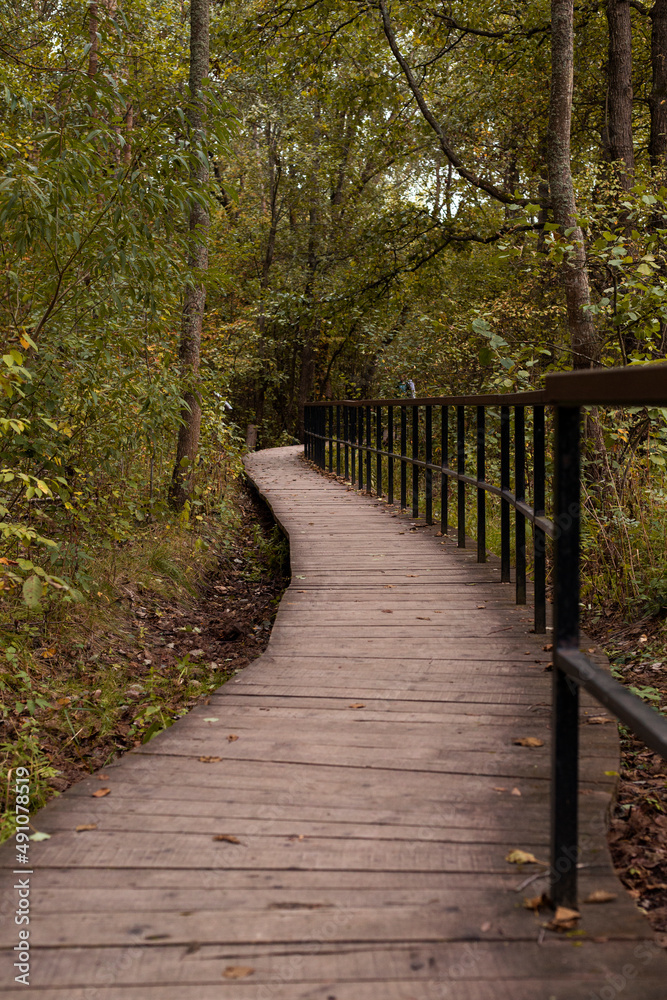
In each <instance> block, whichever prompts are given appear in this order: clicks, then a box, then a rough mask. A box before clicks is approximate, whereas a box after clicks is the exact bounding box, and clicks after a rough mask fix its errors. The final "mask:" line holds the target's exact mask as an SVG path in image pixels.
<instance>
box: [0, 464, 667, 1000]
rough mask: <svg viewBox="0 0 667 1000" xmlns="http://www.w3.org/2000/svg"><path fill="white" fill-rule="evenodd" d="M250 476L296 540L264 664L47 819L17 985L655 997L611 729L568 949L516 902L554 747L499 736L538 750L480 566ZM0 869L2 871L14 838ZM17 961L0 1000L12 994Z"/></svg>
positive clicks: (297, 994)
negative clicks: (623, 860) (22, 974)
mask: <svg viewBox="0 0 667 1000" xmlns="http://www.w3.org/2000/svg"><path fill="white" fill-rule="evenodd" d="M249 470H250V473H251V475H252V477H253V478H254V480H255V481H256V483H257V484H258V486H259V487H260V489H261V490H262V491H263V492H264V494H265V495H266V497H267V498H268V500H269V502H270V503H271V506H272V507H273V509H274V511H275V513H276V515H277V516H278V517H279V518H280V520H281V522H282V523H283V525H284V526H285V528H286V529H287V530H288V531H289V534H290V541H291V559H292V571H293V574H294V575H293V579H292V585H291V587H290V588H289V590H288V591H287V594H286V595H285V597H284V599H283V602H282V604H281V607H280V611H279V614H278V618H277V621H276V625H275V628H274V631H273V634H272V637H271V642H270V644H269V647H268V649H267V651H266V653H265V654H264V655H263V656H262V657H260V659H258V660H257V661H255V662H254V663H253V664H252V665H251V666H249V667H248V668H247V669H245V670H244V671H243V672H242V673H241V674H240V675H239V676H238V677H237V678H235V679H234V680H233V681H231V682H230V683H228V684H227V685H226V686H225V687H224V688H222V689H220V690H219V691H218V692H217V693H216V695H214V696H213V697H212V698H211V701H210V704H209V705H207V706H202V707H200V708H197V709H196V710H195V711H193V712H192V713H190V715H189V716H187V717H186V718H184V719H183V720H181V721H180V722H178V723H176V724H175V725H174V726H173V727H172V728H171V729H169V730H168V731H167V732H165V733H163V734H160V735H159V736H158V737H156V738H155V739H154V740H153V741H152V742H150V743H149V744H147V745H146V747H144V748H142V749H141V750H140V751H138V752H134V753H131V754H128V755H127V756H125V757H124V758H123V759H122V760H121V761H119V762H118V764H116V765H112V766H111V767H109V768H107V769H106V770H105V772H104V773H105V774H106V775H108V778H107V779H105V780H104V781H103V782H102V784H103V785H105V786H106V787H109V788H110V789H111V794H110V795H109V796H108V797H106V798H102V799H95V798H91V794H92V792H93V791H94V790H95V789H97V788H99V787H100V784H101V782H100V780H99V779H98V777H97V776H93V777H91V778H90V779H89V780H86V781H83V782H81V783H80V784H78V785H76V786H74V787H73V788H72V789H71V790H70V791H69V792H68V793H66V794H65V795H63V796H62V797H61V798H59V799H58V800H56V801H55V802H53V803H52V804H51V805H49V806H48V807H47V808H46V809H45V810H43V811H42V813H41V814H39V816H38V817H37V819H36V825H37V826H38V827H39V829H41V830H45V831H48V832H50V833H51V834H52V837H51V839H50V840H49V841H46V842H43V843H39V844H38V843H34V844H32V845H31V862H32V866H33V871H34V874H33V875H32V876H31V889H32V895H31V905H32V910H31V924H30V929H31V939H30V940H31V945H32V955H33V957H32V961H31V986H32V988H33V994H34V995H35V996H36V997H40V998H41V1000H46V998H48V1000H51V998H53V1000H306V998H309V1000H311V998H312V1000H327V998H329V1000H552V998H554V1000H605V998H613V997H617V996H619V997H622V1000H658V998H660V1000H664V997H665V982H666V981H667V977H666V975H665V973H666V970H667V962H666V960H665V955H664V953H663V952H662V951H660V950H659V949H657V947H656V946H654V945H653V944H652V938H651V935H650V931H649V928H648V925H647V923H646V921H645V919H644V918H643V917H642V916H641V915H640V914H639V913H638V911H637V910H636V909H635V908H634V906H633V904H632V903H631V901H630V900H629V899H628V897H627V896H626V895H625V893H624V892H623V890H622V889H621V887H620V885H619V883H618V882H617V881H616V879H615V877H614V876H613V873H612V871H611V868H610V865H609V861H608V857H607V853H606V847H605V846H604V835H603V829H604V814H605V810H606V809H607V806H608V802H609V791H610V787H611V785H610V782H611V781H612V780H613V779H612V778H611V777H609V776H605V771H614V770H615V769H616V767H617V766H618V756H617V748H616V745H615V738H614V736H613V731H614V727H613V726H599V725H596V726H585V727H584V736H585V739H584V744H585V748H584V760H583V765H582V769H583V770H582V777H583V795H582V806H583V810H584V815H583V843H584V846H585V852H584V859H583V860H584V862H585V863H586V864H587V865H589V867H587V868H585V869H584V870H583V871H582V878H581V882H582V886H581V889H582V894H583V895H586V894H588V893H589V892H590V891H592V890H596V889H607V890H611V891H613V892H617V893H619V897H618V899H617V901H616V902H612V903H607V904H604V905H601V906H592V905H585V906H584V907H583V911H584V918H583V921H582V926H583V930H584V931H585V932H586V933H585V934H584V935H583V936H582V935H577V936H576V937H575V938H572V937H570V938H568V937H566V936H563V935H555V934H553V933H551V932H549V931H547V932H546V934H545V933H544V932H543V931H542V930H541V923H542V922H543V921H544V919H545V918H544V917H538V916H536V915H535V914H533V913H531V912H529V911H527V910H526V909H524V908H523V907H522V905H521V904H522V900H523V895H524V893H522V892H518V893H517V892H516V891H514V890H515V887H516V886H517V884H519V883H520V882H521V881H522V880H523V879H524V878H525V877H526V875H527V874H530V873H532V872H533V871H536V870H537V869H536V866H534V865H531V866H528V867H527V868H526V869H524V871H523V872H520V871H518V870H517V869H516V867H514V866H512V865H510V864H508V863H507V862H506V860H505V857H506V855H507V853H508V852H509V851H510V850H511V849H513V848H521V849H523V850H527V851H531V852H533V853H534V854H535V855H536V856H537V857H538V858H545V857H546V855H547V824H548V806H547V776H548V767H549V765H548V760H549V758H548V745H547V746H545V747H544V748H539V749H526V748H522V747H518V746H515V745H514V744H513V740H514V739H515V738H517V737H523V736H538V737H540V738H543V739H544V740H545V742H546V743H547V744H548V740H549V733H548V710H547V703H548V701H549V675H548V674H545V673H544V666H545V665H546V664H547V662H548V659H549V657H548V655H547V654H546V653H545V652H544V651H543V645H544V638H543V637H538V636H533V635H531V634H530V632H529V629H530V620H529V619H530V615H529V614H528V613H526V611H525V609H516V608H515V607H514V604H513V601H512V597H513V594H512V593H511V592H510V591H511V588H509V587H502V586H501V585H500V584H499V583H498V582H497V580H498V571H497V568H496V567H495V566H494V565H493V564H491V565H488V566H478V565H477V564H476V563H475V562H474V561H473V554H472V553H470V552H458V551H456V550H455V549H453V548H450V546H451V543H447V545H446V546H443V544H442V542H441V539H439V538H437V537H436V536H435V534H434V532H432V531H430V529H418V530H413V531H411V530H410V528H411V522H410V521H409V520H408V519H406V518H404V517H392V516H391V512H390V511H388V510H387V509H386V508H385V507H384V505H382V504H378V502H377V501H376V500H373V499H372V498H368V497H359V496H358V495H357V494H356V493H354V492H352V491H346V490H345V488H344V487H343V486H341V485H340V484H337V483H335V482H332V481H330V480H327V479H325V478H323V477H322V476H320V475H318V474H317V473H315V472H313V471H312V470H310V469H309V468H308V467H307V466H306V465H305V464H304V463H303V462H302V461H301V460H300V459H299V457H298V449H277V450H275V451H270V452H264V453H258V454H257V455H254V456H252V458H251V460H250V462H249ZM585 710H586V711H588V712H591V713H594V714H596V715H600V714H601V713H600V712H599V711H598V710H594V709H593V708H592V706H591V705H588V706H586V707H585ZM230 735H235V736H238V739H236V740H231V741H230V740H229V736H230ZM202 757H212V758H218V757H219V758H222V759H221V760H213V761H210V762H204V761H202V760H201V759H200V758H202ZM514 789H517V790H518V792H520V793H521V794H520V795H518V794H516V793H514V794H513V790H514ZM89 823H97V829H96V830H92V831H88V832H83V833H75V832H74V828H75V827H76V826H77V825H79V824H89ZM216 835H228V836H231V837H233V838H237V839H238V840H239V841H240V843H234V842H230V841H229V840H215V839H214V838H215V836H216ZM0 860H2V861H3V863H4V865H5V867H9V868H10V869H11V868H13V865H14V860H13V851H11V850H10V848H9V846H8V845H6V846H5V847H4V848H3V849H2V851H1V852H0ZM5 883H6V885H7V886H8V887H9V888H8V891H6V892H5V895H4V910H3V916H4V918H5V919H4V920H3V923H2V927H1V934H2V944H3V946H4V947H5V948H8V947H9V948H11V947H13V946H14V945H15V944H16V943H17V940H18V937H17V931H18V928H17V927H16V926H15V925H14V922H13V910H14V907H15V895H16V893H15V892H14V891H13V890H12V889H11V886H12V884H13V876H12V875H11V874H9V875H8V876H7V878H6V879H5ZM542 887H543V885H542V884H541V883H540V882H535V883H533V884H532V885H530V886H529V887H528V888H527V890H526V893H525V894H527V895H531V896H532V895H539V893H540V891H541V889H542ZM7 901H9V904H10V906H9V908H8V906H7ZM540 941H541V943H540ZM9 954H10V953H9V952H8V951H4V952H3V962H4V964H3V966H2V970H1V975H2V978H1V979H0V983H1V984H2V985H1V986H0V993H1V995H2V996H3V997H4V996H15V995H17V994H18V993H22V992H23V990H24V987H23V986H19V985H18V984H17V985H14V984H13V975H14V973H13V971H12V970H11V968H10V966H11V963H12V961H13V960H14V959H13V958H10V957H8V955H9ZM14 990H15V991H16V992H14Z"/></svg>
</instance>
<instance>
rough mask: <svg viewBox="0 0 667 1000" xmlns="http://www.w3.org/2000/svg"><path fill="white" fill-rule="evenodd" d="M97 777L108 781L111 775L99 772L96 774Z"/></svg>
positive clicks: (99, 779)
mask: <svg viewBox="0 0 667 1000" xmlns="http://www.w3.org/2000/svg"><path fill="white" fill-rule="evenodd" d="M96 777H97V780H98V781H108V780H109V775H108V774H98V775H96Z"/></svg>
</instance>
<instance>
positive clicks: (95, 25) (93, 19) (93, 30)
mask: <svg viewBox="0 0 667 1000" xmlns="http://www.w3.org/2000/svg"><path fill="white" fill-rule="evenodd" d="M99 26H100V22H99V17H98V7H97V4H96V3H91V4H89V5H88V41H89V43H90V49H89V50H88V76H89V77H90V79H91V80H92V79H93V77H94V76H95V75H96V73H97V61H98V59H97V49H98V45H99V39H98V37H97V32H98V29H99Z"/></svg>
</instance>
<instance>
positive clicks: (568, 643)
mask: <svg viewBox="0 0 667 1000" xmlns="http://www.w3.org/2000/svg"><path fill="white" fill-rule="evenodd" d="M584 406H667V365H665V364H656V365H641V366H631V367H628V368H619V369H610V370H603V369H595V370H591V371H581V372H566V373H562V374H555V375H549V376H547V377H546V380H545V388H544V390H541V391H539V392H526V393H511V394H510V393H508V394H487V395H477V396H441V397H429V398H423V399H370V400H336V401H326V402H314V403H309V404H307V406H306V421H305V451H306V456H307V457H308V458H310V459H311V460H313V461H314V462H315V463H316V464H318V465H319V466H320V467H321V468H323V469H325V468H326V467H327V457H328V468H329V471H330V472H333V471H334V457H335V470H336V473H337V474H338V475H339V476H341V475H344V477H345V479H346V480H349V481H351V482H352V483H357V484H358V486H359V488H360V489H363V488H364V481H365V484H366V488H367V489H370V488H371V484H372V471H373V456H375V460H376V462H375V488H376V492H377V494H378V496H381V495H383V493H384V491H383V485H384V483H383V472H384V469H383V459H384V460H386V464H387V491H386V495H387V499H388V502H389V503H391V504H393V503H394V486H395V482H394V478H395V476H394V474H395V468H394V466H395V463H397V462H398V463H399V472H400V506H401V507H402V508H403V509H406V508H408V503H407V484H408V475H407V471H408V466H411V468H412V483H411V485H412V497H411V499H412V515H413V516H414V517H418V516H419V506H420V504H419V482H420V473H423V478H424V484H425V491H424V495H425V518H426V522H427V523H429V524H432V523H433V475H434V473H435V474H438V475H439V476H440V490H441V504H440V506H441V515H440V517H441V531H442V533H443V535H446V534H447V532H448V528H449V480H450V479H451V480H453V481H454V482H455V483H456V484H457V508H458V517H457V537H458V544H459V546H461V547H464V546H465V544H466V494H465V490H466V487H467V486H470V487H473V488H474V489H475V490H476V491H477V528H478V530H477V559H478V561H479V562H485V561H486V495H487V494H491V495H495V496H497V497H499V498H500V507H501V509H500V528H501V539H500V541H501V545H500V548H501V559H500V562H501V581H502V582H509V581H510V554H511V533H510V510H511V508H513V509H514V511H515V526H514V537H515V583H516V602H517V604H525V603H526V521H528V522H529V523H530V524H532V526H533V584H534V603H535V631H536V632H544V631H545V630H546V585H545V584H546V538H550V539H552V540H553V543H554V587H553V604H554V626H553V628H554V642H553V699H552V729H553V743H552V765H551V778H552V780H551V898H552V901H553V903H554V904H558V905H564V906H570V907H576V903H577V857H578V801H577V799H578V770H579V689H580V687H583V688H584V689H585V690H587V691H588V692H589V693H590V694H592V695H593V697H595V698H596V699H597V700H598V701H599V702H600V703H601V704H603V705H604V706H605V707H606V708H608V709H609V710H610V711H611V712H613V713H614V715H615V716H616V717H617V718H618V719H619V720H620V721H622V722H623V723H625V725H627V726H628V727H629V728H630V729H631V730H632V731H633V732H634V733H635V735H636V736H638V737H639V738H640V739H641V740H643V741H644V743H645V744H646V745H647V746H649V747H650V748H651V749H652V750H654V751H655V752H656V753H659V754H661V755H662V756H663V757H664V758H666V759H667V719H665V718H664V717H663V716H662V715H661V714H660V713H659V712H657V711H656V710H655V709H653V708H651V707H649V706H648V705H647V704H646V703H645V702H643V701H642V700H641V699H640V698H638V697H636V696H635V695H634V694H632V693H631V692H630V691H628V689H627V688H625V687H624V686H623V685H622V684H620V683H619V682H618V681H616V680H614V679H613V678H612V677H611V676H610V674H609V673H608V672H607V671H605V670H603V669H602V668H600V667H598V666H597V665H596V664H595V663H594V662H593V661H592V660H591V659H589V657H588V656H586V655H585V653H584V652H583V651H581V650H580V649H579V601H580V559H579V550H580V531H581V468H580V450H581V410H582V407H584ZM467 407H474V408H475V411H476V423H475V439H476V475H475V476H471V475H469V474H468V473H466V408H467ZM547 407H549V408H550V409H551V410H552V412H553V445H552V448H551V450H550V454H551V457H552V460H553V519H549V518H548V517H547V516H546V513H545V470H546V458H547V452H546V447H545V444H546V430H545V409H546V408H547ZM435 408H438V409H439V416H440V438H439V441H437V442H436V450H439V451H440V459H441V461H440V462H439V463H437V462H434V461H433V451H434V447H433V446H434V431H433V414H434V409H435ZM451 408H454V409H455V411H456V428H455V456H454V457H455V459H456V462H455V465H456V467H455V468H454V467H452V466H453V464H454V463H450V447H449V445H450V433H449V425H450V420H449V417H450V409H451ZM489 408H499V411H500V456H499V458H500V462H499V465H500V476H499V478H500V482H499V484H494V483H491V482H488V481H487V478H486V477H487V465H488V454H487V420H486V417H487V410H488V409H489ZM511 408H514V449H513V451H514V490H513V491H512V490H511V489H510V485H511V474H510V469H511V458H512V448H511V437H512V435H511V419H510V412H511ZM526 408H531V410H532V424H533V449H532V480H533V498H532V501H533V502H532V505H531V504H529V503H528V502H527V501H526V471H527V469H526V454H527V450H526V437H525V414H526ZM422 409H423V411H424V417H423V434H420V429H421V427H422V420H421V411H422ZM385 411H386V419H384V412H385ZM397 411H398V416H399V419H398V422H397V421H396V413H397ZM408 412H410V416H411V419H410V421H409V422H408ZM408 423H409V425H410V427H409V430H410V433H409V434H408ZM327 425H328V426H327ZM397 426H398V428H399V434H400V451H399V452H396V451H395V450H394V436H395V431H396V428H397ZM364 432H365V433H364ZM373 437H375V441H374V442H373ZM408 437H409V439H410V441H409V444H410V454H408ZM422 443H423V447H422ZM383 445H386V447H383ZM422 455H423V457H421V456H422Z"/></svg>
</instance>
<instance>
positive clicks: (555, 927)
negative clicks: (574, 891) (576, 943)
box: [547, 906, 581, 931]
mask: <svg viewBox="0 0 667 1000" xmlns="http://www.w3.org/2000/svg"><path fill="white" fill-rule="evenodd" d="M580 916H581V914H580V913H579V910H570V909H569V908H568V907H567V906H557V907H556V912H555V914H554V918H553V920H552V921H551V923H549V924H547V927H548V929H549V930H550V931H571V930H572V929H573V928H574V927H576V926H577V920H579V917H580Z"/></svg>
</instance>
